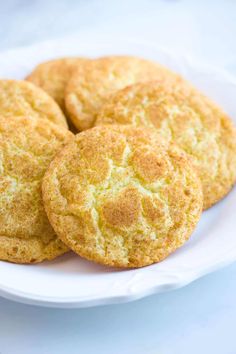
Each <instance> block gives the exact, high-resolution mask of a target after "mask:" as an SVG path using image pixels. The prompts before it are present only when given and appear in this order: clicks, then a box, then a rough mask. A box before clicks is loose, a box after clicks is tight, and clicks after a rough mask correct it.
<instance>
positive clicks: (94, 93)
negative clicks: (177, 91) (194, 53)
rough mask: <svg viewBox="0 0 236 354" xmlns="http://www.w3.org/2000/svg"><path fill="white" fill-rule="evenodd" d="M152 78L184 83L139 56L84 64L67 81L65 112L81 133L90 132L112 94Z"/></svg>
mask: <svg viewBox="0 0 236 354" xmlns="http://www.w3.org/2000/svg"><path fill="white" fill-rule="evenodd" d="M153 79H156V80H166V79H168V80H175V81H176V80H177V81H178V80H181V78H180V77H179V76H178V75H177V74H175V73H173V72H171V71H170V70H168V69H167V68H165V67H163V66H161V65H159V64H157V63H154V62H151V61H148V60H144V59H140V58H136V57H128V56H120V57H119V56H111V57H103V58H100V59H97V60H91V61H87V62H84V63H82V64H81V65H80V66H79V68H78V69H77V70H76V71H75V72H74V73H73V75H72V77H71V79H70V80H69V82H68V86H67V88H66V92H65V102H66V110H67V112H68V115H69V117H70V119H71V120H72V122H73V123H74V125H75V126H76V127H77V128H78V129H79V130H80V131H81V130H86V129H89V128H91V127H92V126H93V125H94V122H95V119H96V115H97V113H98V110H99V109H100V108H101V105H102V104H103V103H104V102H105V101H106V100H107V99H109V96H110V94H112V93H114V92H115V91H117V90H119V89H122V88H124V87H125V86H127V85H131V84H133V83H136V82H139V81H147V80H153Z"/></svg>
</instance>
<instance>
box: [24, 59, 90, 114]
mask: <svg viewBox="0 0 236 354" xmlns="http://www.w3.org/2000/svg"><path fill="white" fill-rule="evenodd" d="M87 60H88V59H85V58H61V59H54V60H50V61H47V62H44V63H41V64H39V65H37V66H36V68H35V69H34V70H33V71H32V73H31V74H29V75H28V76H27V77H26V80H28V81H30V82H32V83H33V84H35V85H36V86H39V87H41V88H42V89H43V90H44V91H46V92H47V93H48V94H49V95H50V96H51V97H53V98H54V100H55V101H56V102H57V103H58V104H59V106H60V107H61V109H62V110H63V111H65V103H64V95H65V87H66V85H67V82H68V80H69V79H70V77H71V74H72V73H73V71H74V70H75V69H76V67H78V65H80V64H81V63H82V62H83V61H87Z"/></svg>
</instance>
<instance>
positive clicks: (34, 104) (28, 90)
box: [0, 80, 67, 127]
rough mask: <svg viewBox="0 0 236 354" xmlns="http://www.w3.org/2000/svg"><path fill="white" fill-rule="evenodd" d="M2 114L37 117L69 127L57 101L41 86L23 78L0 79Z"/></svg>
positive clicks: (0, 108)
mask: <svg viewBox="0 0 236 354" xmlns="http://www.w3.org/2000/svg"><path fill="white" fill-rule="evenodd" d="M0 115H1V116H5V117H12V116H24V117H25V116H29V117H35V118H37V119H44V120H45V119H46V120H49V121H51V122H53V123H55V124H57V125H60V126H63V127H67V122H66V118H65V116H64V115H63V113H62V111H61V109H60V107H59V106H58V105H57V103H56V102H55V101H54V100H53V99H52V98H51V97H50V96H49V95H48V94H47V93H46V92H44V91H43V90H41V89H40V88H39V87H37V86H35V85H33V84H31V83H30V82H27V81H23V80H22V81H20V80H0Z"/></svg>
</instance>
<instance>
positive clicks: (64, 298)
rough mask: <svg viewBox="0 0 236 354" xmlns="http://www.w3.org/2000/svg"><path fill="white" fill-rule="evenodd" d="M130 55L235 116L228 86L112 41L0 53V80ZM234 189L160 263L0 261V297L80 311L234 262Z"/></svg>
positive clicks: (146, 48)
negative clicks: (173, 75)
mask: <svg viewBox="0 0 236 354" xmlns="http://www.w3.org/2000/svg"><path fill="white" fill-rule="evenodd" d="M104 54H134V55H139V56H142V57H146V58H151V59H154V60H157V61H159V62H161V63H163V64H166V65H168V66H169V67H171V68H172V69H174V70H176V71H178V72H179V73H181V74H182V75H184V76H185V77H186V78H188V79H190V80H191V81H192V82H193V83H194V84H195V85H196V86H197V87H199V88H201V89H202V90H203V91H204V92H205V93H207V94H208V95H209V96H211V97H212V98H213V99H215V100H216V101H217V102H218V103H219V104H221V105H222V106H223V107H224V109H225V110H226V111H227V112H228V113H229V114H230V115H231V116H232V117H233V118H234V117H236V100H235V97H236V81H235V79H233V78H232V77H231V76H229V75H228V74H227V73H224V72H222V71H221V72H220V71H218V70H215V69H212V68H206V67H205V68H204V67H202V66H200V65H199V64H197V63H196V62H195V63H194V61H192V60H189V59H188V58H186V57H179V56H176V55H174V54H173V53H172V54H171V53H168V52H167V51H165V50H163V49H160V48H159V49H158V48H157V47H156V45H154V44H142V43H137V42H135V41H132V40H127V39H125V40H121V39H118V38H112V39H109V38H106V39H105V38H103V39H101V38H95V36H86V37H83V38H81V37H70V38H65V39H62V40H57V41H50V42H45V43H40V44H36V45H34V46H31V47H25V48H20V49H15V50H11V51H8V52H5V53H2V54H0V77H1V78H23V77H24V76H25V75H26V74H27V73H29V72H30V70H31V69H32V68H33V67H34V65H35V64H37V63H39V62H41V61H43V60H46V59H49V58H53V57H60V56H67V55H84V56H100V55H104ZM235 206H236V189H234V190H233V191H232V192H231V193H230V194H229V195H228V196H227V197H226V198H225V199H224V200H223V201H221V202H220V203H219V204H217V205H216V206H214V207H213V208H211V209H210V210H208V211H206V212H204V215H203V216H202V218H201V221H200V223H199V225H198V227H197V230H196V231H195V233H194V234H193V236H192V237H191V239H190V240H189V242H187V243H186V244H185V246H184V247H182V248H181V249H179V250H178V251H177V252H175V253H174V254H173V255H171V256H170V257H168V258H167V259H166V260H165V261H163V262H161V263H159V264H155V265H152V266H149V267H145V268H142V269H135V270H123V271H121V270H116V269H110V268H106V267H102V266H98V265H95V264H93V263H90V262H88V261H86V260H83V259H81V258H79V257H77V256H75V255H74V254H72V253H71V254H67V255H65V256H62V257H60V258H58V259H56V260H55V261H54V262H49V263H47V262H46V263H42V264H38V265H15V264H10V263H6V262H0V295H2V296H4V297H6V298H9V299H13V300H17V301H21V302H25V303H29V304H36V305H43V306H52V307H71V308H72V307H86V306H95V305H101V304H111V303H120V302H126V301H131V300H135V299H138V298H141V297H144V296H147V295H150V294H154V293H160V292H163V291H166V290H171V289H175V288H178V287H181V286H184V285H186V284H188V283H190V282H192V281H194V280H195V279H197V278H199V277H201V276H203V275H204V274H207V273H210V272H212V271H214V270H216V269H219V268H221V267H223V266H225V265H226V264H229V263H230V262H233V261H234V260H236V231H235V229H236V219H235Z"/></svg>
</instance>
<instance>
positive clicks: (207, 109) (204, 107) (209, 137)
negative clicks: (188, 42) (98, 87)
mask: <svg viewBox="0 0 236 354" xmlns="http://www.w3.org/2000/svg"><path fill="white" fill-rule="evenodd" d="M118 123H119V124H132V125H134V126H142V125H143V126H148V127H150V128H156V129H157V130H158V132H159V133H160V134H161V135H162V136H164V137H165V138H166V139H168V140H169V141H173V142H175V143H177V144H178V145H179V146H180V147H181V148H182V149H183V150H184V151H185V152H187V153H188V154H189V155H190V156H191V157H192V160H193V164H194V166H195V167H196V169H197V172H198V175H199V177H200V179H201V182H202V185H203V195H204V208H205V209H207V208H209V207H210V206H212V205H213V204H215V203H216V202H218V201H219V200H220V199H221V198H223V197H224V196H225V195H226V194H227V193H228V192H229V191H230V189H231V188H232V186H233V185H234V183H235V180H236V131H235V128H234V126H233V124H232V122H231V120H230V119H229V117H228V116H227V115H226V114H225V113H224V112H223V111H222V110H221V109H220V108H219V107H217V106H216V105H215V104H214V103H213V102H211V101H210V100H209V99H208V98H207V97H205V96H204V95H202V94H201V93H200V92H198V91H197V90H196V89H194V88H193V87H191V86H190V85H189V84H187V83H183V82H182V83H181V84H180V83H179V84H178V85H177V86H176V85H172V84H171V82H169V83H168V85H167V84H166V83H160V82H150V83H148V84H136V85H133V86H130V87H127V88H125V89H124V90H121V91H119V92H117V93H116V94H114V95H113V97H112V98H111V99H110V100H109V102H108V103H107V104H106V105H104V107H103V108H102V110H101V112H100V114H99V116H98V119H97V122H96V124H97V125H100V124H118Z"/></svg>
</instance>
